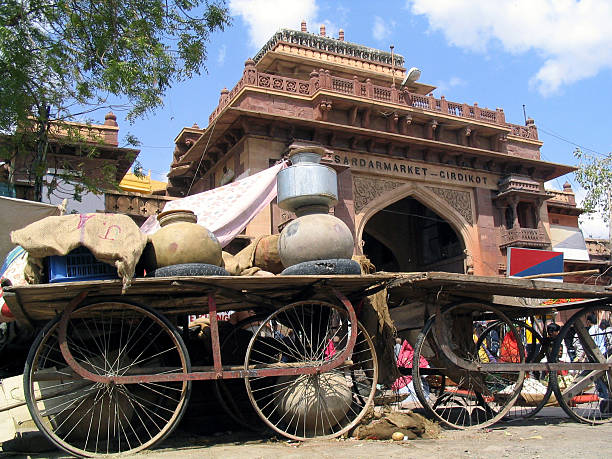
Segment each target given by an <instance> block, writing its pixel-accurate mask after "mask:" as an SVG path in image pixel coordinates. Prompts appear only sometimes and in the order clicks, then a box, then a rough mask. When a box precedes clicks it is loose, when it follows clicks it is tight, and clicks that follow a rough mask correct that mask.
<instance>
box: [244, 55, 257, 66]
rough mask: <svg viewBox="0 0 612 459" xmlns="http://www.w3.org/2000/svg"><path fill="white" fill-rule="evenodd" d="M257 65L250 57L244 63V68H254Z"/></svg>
mask: <svg viewBox="0 0 612 459" xmlns="http://www.w3.org/2000/svg"><path fill="white" fill-rule="evenodd" d="M254 65H255V61H254V60H253V59H251V58H250V57H249V58H248V59H247V60H246V61H244V66H245V67H252V66H254Z"/></svg>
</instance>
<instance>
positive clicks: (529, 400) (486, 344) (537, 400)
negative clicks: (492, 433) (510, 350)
mask: <svg viewBox="0 0 612 459" xmlns="http://www.w3.org/2000/svg"><path fill="white" fill-rule="evenodd" d="M512 323H513V324H514V327H515V328H516V330H517V332H518V335H519V336H520V337H521V339H522V340H523V341H524V342H525V350H526V353H527V355H526V357H525V362H527V363H539V362H540V361H541V360H542V358H544V357H545V356H546V352H545V351H546V347H547V346H546V343H545V342H544V338H543V337H542V335H541V334H540V333H539V332H538V331H537V330H536V329H535V328H533V327H532V326H531V325H529V324H527V323H526V322H525V321H524V320H512ZM509 332H510V329H509V328H508V327H506V326H505V324H504V323H503V322H502V321H498V320H495V321H491V322H489V323H488V324H487V326H486V328H485V329H484V330H483V331H482V332H481V333H477V335H478V341H477V342H476V348H477V349H478V350H479V351H480V350H482V351H484V352H485V353H486V355H487V356H488V357H489V358H490V359H491V361H493V362H503V359H500V344H501V343H502V342H503V340H504V338H505V336H506V334H507V333H509ZM527 332H529V333H530V334H531V338H532V339H531V343H528V342H527V339H526V333H527ZM495 334H497V336H495ZM528 344H533V346H532V347H531V349H530V350H529V351H527V345H528ZM540 374H541V372H530V373H529V374H527V375H526V378H525V381H524V382H523V387H522V388H521V395H520V396H519V398H518V399H517V401H516V403H514V405H513V406H512V407H511V408H510V410H508V413H506V419H516V418H529V417H532V416H535V415H536V414H537V413H538V412H539V411H540V410H541V409H542V408H544V406H545V405H546V404H547V403H548V400H549V399H550V396H551V395H552V392H553V390H552V386H551V385H550V384H548V386H546V391H545V393H544V394H532V393H531V392H529V391H528V388H525V384H527V383H529V381H538V382H539V379H540V378H536V376H539V375H540ZM540 384H541V383H540ZM540 395H541V396H540Z"/></svg>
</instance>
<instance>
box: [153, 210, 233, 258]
mask: <svg viewBox="0 0 612 459" xmlns="http://www.w3.org/2000/svg"><path fill="white" fill-rule="evenodd" d="M157 220H158V221H159V224H160V226H161V229H160V230H159V231H157V232H156V233H155V234H153V235H152V236H151V237H150V241H151V244H150V247H149V249H148V250H149V253H148V254H147V259H148V263H147V264H148V265H149V266H148V269H149V270H150V269H154V268H163V267H164V266H170V265H178V264H182V263H208V264H210V265H215V266H221V264H222V263H223V258H222V257H221V245H220V244H219V241H218V240H217V238H216V237H215V235H214V234H213V233H211V232H210V231H208V230H207V229H206V228H204V227H203V226H201V225H198V224H197V223H196V222H197V217H196V215H195V214H194V213H193V212H192V211H190V210H169V211H167V212H162V213H161V214H159V215H158V216H157ZM151 265H154V266H151Z"/></svg>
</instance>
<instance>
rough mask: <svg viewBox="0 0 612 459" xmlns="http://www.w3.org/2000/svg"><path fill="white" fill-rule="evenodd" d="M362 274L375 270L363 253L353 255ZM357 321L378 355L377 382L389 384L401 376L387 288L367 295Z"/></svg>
mask: <svg viewBox="0 0 612 459" xmlns="http://www.w3.org/2000/svg"><path fill="white" fill-rule="evenodd" d="M353 260H355V261H356V262H357V263H359V266H360V267H361V273H362V274H372V273H374V272H375V271H376V268H375V267H374V265H373V264H372V263H371V262H370V260H369V259H368V258H367V257H365V256H363V255H354V256H353ZM359 309H360V314H359V321H360V322H361V323H362V324H363V326H364V327H365V329H366V331H367V332H368V335H370V337H371V338H372V341H373V343H374V348H375V349H376V355H377V356H378V382H379V383H380V384H384V385H388V386H390V385H391V384H393V382H394V381H395V380H396V379H397V378H399V377H400V376H401V373H400V372H399V370H398V369H397V363H396V361H395V352H394V345H395V336H396V334H397V333H396V330H395V325H394V324H393V319H391V315H390V314H389V307H388V306H387V289H384V290H381V291H380V292H378V293H375V294H374V295H370V296H367V297H365V298H364V299H363V302H362V303H361V307H360V308H359Z"/></svg>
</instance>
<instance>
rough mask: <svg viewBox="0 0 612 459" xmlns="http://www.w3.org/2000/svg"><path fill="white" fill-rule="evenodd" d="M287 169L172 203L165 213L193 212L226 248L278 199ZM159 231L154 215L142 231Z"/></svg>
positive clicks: (278, 168) (276, 168)
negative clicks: (279, 179) (279, 181)
mask: <svg viewBox="0 0 612 459" xmlns="http://www.w3.org/2000/svg"><path fill="white" fill-rule="evenodd" d="M285 167H286V163H285V162H282V163H279V164H277V165H275V166H273V167H271V168H269V169H266V170H264V171H262V172H259V173H257V174H254V175H251V176H249V177H246V178H244V179H242V180H239V181H237V182H232V183H230V184H228V185H225V186H222V187H219V188H215V189H213V190H210V191H205V192H203V193H198V194H194V195H191V196H187V197H186V198H182V199H177V200H175V201H169V202H168V203H167V204H166V205H165V206H164V212H165V211H168V210H191V211H193V212H194V213H195V214H196V216H197V217H198V225H202V226H204V227H205V228H206V229H208V230H210V231H212V232H213V233H214V235H215V236H216V237H217V239H218V240H219V243H220V244H221V247H224V246H226V245H227V244H229V243H230V242H231V240H232V239H234V237H236V235H238V234H240V232H241V231H242V230H243V229H244V228H245V227H246V225H247V224H248V223H249V222H250V221H251V220H252V219H253V218H254V217H255V216H256V215H257V214H258V213H259V212H261V211H262V210H263V209H264V208H265V207H266V206H267V205H268V204H270V202H271V201H272V200H273V199H274V198H275V197H276V175H277V174H278V173H279V172H280V171H281V170H282V169H284V168H285ZM159 228H160V226H159V223H158V222H157V218H156V217H155V216H151V217H149V218H148V219H147V220H146V221H145V222H144V223H143V225H142V226H141V227H140V230H141V231H142V232H143V233H146V234H153V233H155V231H157V230H158V229H159Z"/></svg>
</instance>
